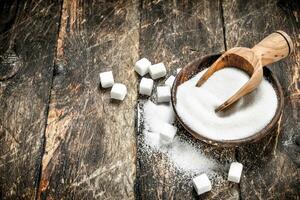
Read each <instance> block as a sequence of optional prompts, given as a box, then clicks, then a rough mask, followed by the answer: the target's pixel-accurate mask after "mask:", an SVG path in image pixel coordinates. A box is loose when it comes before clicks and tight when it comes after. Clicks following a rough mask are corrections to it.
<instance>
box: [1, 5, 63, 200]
mask: <svg viewBox="0 0 300 200" xmlns="http://www.w3.org/2000/svg"><path fill="white" fill-rule="evenodd" d="M0 7H1V9H0V27H1V28H0V44H1V45H0V49H1V53H0V54H1V55H0V78H1V80H2V81H0V113H1V115H0V199H34V198H35V193H36V188H37V187H36V186H37V184H38V180H39V172H40V163H41V152H42V148H43V142H44V138H43V135H44V131H45V124H46V119H47V110H48V102H49V94H50V89H51V82H52V74H53V73H52V71H53V66H54V65H53V59H54V55H55V54H54V53H55V43H56V36H57V31H58V21H59V16H60V2H59V1H52V2H50V1H42V0H40V1H5V2H4V1H1V2H0ZM2 78H3V79H2Z"/></svg>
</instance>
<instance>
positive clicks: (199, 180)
mask: <svg viewBox="0 0 300 200" xmlns="http://www.w3.org/2000/svg"><path fill="white" fill-rule="evenodd" d="M193 185H194V188H195V190H196V192H197V194H198V195H200V194H203V193H205V192H208V191H210V190H211V182H210V180H209V179H208V177H207V175H206V174H201V175H200V176H197V177H195V178H193Z"/></svg>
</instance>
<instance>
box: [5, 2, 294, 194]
mask: <svg viewBox="0 0 300 200" xmlns="http://www.w3.org/2000/svg"><path fill="white" fill-rule="evenodd" d="M299 4H300V3H299V1H298V2H297V1H295V0H287V1H279V2H278V1H276V0H258V1H244V0H211V1H208V0H207V1H205V0H199V1H197V0H195V1H193V0H191V1H182V2H181V1H176V0H175V1H171V0H166V1H164V0H161V1H159V0H156V1H138V0H132V1H125V0H124V1H107V2H105V1H84V0H54V1H49V0H32V1H17V0H13V1H3V0H0V44H1V45H0V54H1V57H0V59H1V60H0V61H1V62H0V64H1V65H0V114H1V115H0V199H34V198H36V199H133V198H137V199H196V198H200V199H202V198H203V199H300V168H299V166H300V147H299V142H298V145H297V144H296V142H295V140H296V139H297V137H298V140H300V138H299V131H300V88H299V87H300V67H299V65H300V6H299ZM277 29H282V30H284V31H286V32H287V33H288V34H289V35H290V36H291V37H292V39H293V41H294V45H295V51H294V52H293V53H292V54H291V56H290V57H289V58H288V59H285V60H284V61H282V62H280V63H277V64H275V65H273V66H272V68H271V69H272V71H273V72H274V73H275V74H276V75H277V77H278V79H279V80H280V83H281V84H282V86H283V88H284V95H285V107H284V112H283V114H282V116H281V118H280V120H279V122H278V126H277V127H276V128H277V129H276V130H274V131H273V133H272V134H271V136H269V137H267V138H265V139H263V140H262V141H261V142H259V143H256V144H250V145H246V146H243V147H239V148H231V149H228V148H226V149H225V148H224V149H220V148H216V147H211V146H209V145H205V144H200V145H202V148H203V149H204V150H205V151H206V152H215V153H217V154H218V155H219V158H218V159H219V160H220V162H225V160H226V159H236V160H238V161H240V162H242V163H244V165H245V169H244V176H243V178H242V181H241V183H240V184H239V185H237V184H230V183H225V184H224V185H222V186H221V187H216V188H213V191H212V192H210V193H207V194H205V195H202V196H200V197H197V196H196V194H195V191H194V190H193V188H192V187H191V185H190V183H189V182H180V181H176V179H175V177H176V176H177V173H178V172H176V171H174V170H171V169H170V168H169V166H168V165H166V164H165V163H166V158H165V157H164V156H163V155H160V154H159V153H157V154H156V155H153V156H152V157H150V158H151V159H149V157H147V158H146V157H145V155H143V152H142V151H140V149H141V148H140V146H139V145H140V144H139V142H138V141H137V139H136V138H137V137H138V135H139V133H140V132H141V130H140V127H139V125H138V124H139V123H137V122H136V121H137V120H136V110H135V108H136V106H137V102H138V101H140V97H139V96H138V94H137V85H138V82H139V78H140V77H139V76H137V74H136V73H135V72H134V71H133V64H134V63H135V61H136V60H138V59H139V58H140V57H144V56H146V57H148V58H149V59H150V60H151V61H153V62H159V61H164V62H165V64H166V66H167V68H168V71H169V72H170V73H171V72H172V71H174V70H175V69H176V68H178V67H182V66H184V65H185V64H187V63H188V62H189V61H191V60H193V59H194V58H197V57H200V56H204V55H206V54H210V53H215V52H220V51H223V50H225V49H227V48H231V47H234V46H249V47H250V46H252V45H253V44H254V43H256V42H258V41H259V40H260V39H262V38H263V37H264V36H266V35H268V34H269V33H271V32H273V31H275V30H277ZM105 70H113V71H114V75H115V79H116V80H117V81H118V82H123V83H125V84H126V86H127V88H128V95H127V97H126V99H125V101H124V102H121V103H115V102H111V101H110V98H109V91H108V90H102V89H100V88H99V80H98V73H99V72H101V71H105ZM161 81H162V80H161ZM263 112H264V111H263V110H262V111H261V113H263ZM258 114H259V113H258ZM199 143H200V142H199ZM174 180H175V181H174Z"/></svg>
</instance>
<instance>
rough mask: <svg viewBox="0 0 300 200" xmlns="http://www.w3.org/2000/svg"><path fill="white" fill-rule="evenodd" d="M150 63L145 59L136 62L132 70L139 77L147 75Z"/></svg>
mask: <svg viewBox="0 0 300 200" xmlns="http://www.w3.org/2000/svg"><path fill="white" fill-rule="evenodd" d="M150 66H151V62H150V61H149V60H148V59H147V58H142V59H140V60H138V61H137V62H136V63H135V65H134V70H135V71H136V72H137V73H138V74H139V75H141V76H144V75H145V74H147V73H148V71H149V67H150Z"/></svg>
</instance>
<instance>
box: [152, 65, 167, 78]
mask: <svg viewBox="0 0 300 200" xmlns="http://www.w3.org/2000/svg"><path fill="white" fill-rule="evenodd" d="M149 72H150V76H151V78H152V79H158V78H161V77H163V76H165V75H166V74H167V70H166V67H165V65H164V63H162V62H161V63H157V64H154V65H151V66H150V67H149Z"/></svg>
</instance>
